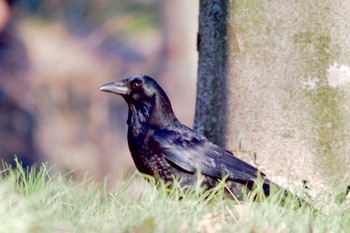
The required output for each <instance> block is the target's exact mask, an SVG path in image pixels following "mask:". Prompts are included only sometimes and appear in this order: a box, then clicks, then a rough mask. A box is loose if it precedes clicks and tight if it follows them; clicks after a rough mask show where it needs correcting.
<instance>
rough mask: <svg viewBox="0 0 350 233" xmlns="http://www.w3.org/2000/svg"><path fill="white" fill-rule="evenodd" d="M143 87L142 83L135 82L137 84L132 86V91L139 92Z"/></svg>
mask: <svg viewBox="0 0 350 233" xmlns="http://www.w3.org/2000/svg"><path fill="white" fill-rule="evenodd" d="M141 86H142V84H141V83H137V82H135V83H133V84H132V89H134V90H138V89H140V88H141Z"/></svg>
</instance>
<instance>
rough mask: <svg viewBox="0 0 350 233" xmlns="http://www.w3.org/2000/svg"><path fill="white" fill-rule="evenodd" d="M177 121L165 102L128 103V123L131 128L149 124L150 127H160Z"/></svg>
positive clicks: (139, 127)
mask: <svg viewBox="0 0 350 233" xmlns="http://www.w3.org/2000/svg"><path fill="white" fill-rule="evenodd" d="M176 121H178V120H177V118H176V116H175V114H174V112H173V110H172V107H171V105H170V103H169V104H167V103H162V102H157V103H152V102H151V103H143V104H138V105H136V104H130V105H129V115H128V121H127V123H128V125H129V127H131V128H134V129H135V130H136V129H141V128H142V127H144V126H151V127H152V128H158V129H162V128H165V127H167V126H168V125H169V124H172V123H174V122H176Z"/></svg>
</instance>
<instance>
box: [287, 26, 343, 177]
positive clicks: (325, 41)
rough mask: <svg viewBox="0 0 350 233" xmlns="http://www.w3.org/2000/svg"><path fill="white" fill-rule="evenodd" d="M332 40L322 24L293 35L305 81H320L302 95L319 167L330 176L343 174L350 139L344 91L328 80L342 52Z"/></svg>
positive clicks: (302, 92)
mask: <svg viewBox="0 0 350 233" xmlns="http://www.w3.org/2000/svg"><path fill="white" fill-rule="evenodd" d="M309 24H311V25H312V24H313V22H309ZM317 25H318V26H317ZM331 39H332V38H331V35H330V33H328V32H327V30H326V29H325V28H323V27H322V25H321V24H318V23H315V24H314V25H313V28H312V29H311V30H305V31H302V32H300V33H297V34H295V35H294V37H293V41H294V44H295V47H296V48H297V51H298V52H299V60H298V63H299V65H298V66H299V69H300V74H299V77H302V79H304V80H301V82H303V81H307V79H310V78H311V79H313V80H314V81H315V84H316V86H315V88H313V89H308V90H302V91H301V94H302V96H301V97H302V98H303V100H304V101H302V103H303V105H304V106H303V108H304V109H303V110H304V111H306V112H307V113H308V114H309V118H310V123H311V124H312V126H311V134H310V135H311V136H310V135H309V137H308V139H309V140H310V141H311V144H312V146H313V147H314V149H313V151H314V152H315V153H316V155H315V161H316V166H317V167H319V169H320V170H322V173H323V174H324V175H326V176H330V175H334V174H339V175H341V174H343V173H344V172H345V169H346V168H345V166H344V164H343V163H342V159H341V156H342V155H341V146H342V143H344V141H345V140H347V136H346V132H345V130H344V129H345V127H344V122H345V114H344V113H343V112H342V109H341V107H340V106H339V98H340V96H339V95H340V94H339V93H338V91H337V90H336V89H334V88H332V87H330V86H329V85H328V83H327V69H328V67H329V65H330V64H331V63H332V62H333V61H334V60H336V57H337V56H338V54H339V49H338V47H337V46H336V45H333V44H332V41H331Z"/></svg>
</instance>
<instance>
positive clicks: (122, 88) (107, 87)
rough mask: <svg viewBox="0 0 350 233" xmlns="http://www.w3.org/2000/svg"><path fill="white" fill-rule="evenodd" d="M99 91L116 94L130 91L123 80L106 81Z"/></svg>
mask: <svg viewBox="0 0 350 233" xmlns="http://www.w3.org/2000/svg"><path fill="white" fill-rule="evenodd" d="M100 91H105V92H110V93H114V94H117V95H127V94H129V92H130V90H129V88H128V87H127V86H126V83H125V82H123V81H121V82H110V83H106V84H104V85H102V86H101V87H100Z"/></svg>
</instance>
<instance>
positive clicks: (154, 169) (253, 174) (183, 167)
mask: <svg viewBox="0 0 350 233" xmlns="http://www.w3.org/2000/svg"><path fill="white" fill-rule="evenodd" d="M100 90H101V91H105V92H110V93H114V94H117V95H121V96H122V97H123V98H124V99H125V101H126V103H127V104H128V107H129V114H128V120H127V124H128V126H129V127H128V144H129V149H130V152H131V155H132V158H133V160H134V163H135V165H136V167H137V169H138V170H139V171H140V172H141V173H145V174H148V175H150V176H153V177H155V178H156V179H159V178H160V179H162V180H163V181H164V182H172V181H173V179H174V177H177V178H178V179H179V180H181V185H183V186H184V187H188V186H191V185H193V184H195V183H196V182H197V179H198V176H197V174H196V173H197V172H198V171H199V172H200V173H201V174H202V175H203V176H204V180H203V184H204V185H206V186H207V187H208V188H212V187H214V186H216V185H217V184H218V179H222V178H223V177H224V176H227V181H229V188H230V190H231V191H232V192H233V193H234V194H235V195H236V197H237V198H239V199H242V197H243V194H244V192H243V191H244V190H245V187H246V188H247V189H248V190H251V189H252V188H253V186H254V182H255V181H256V179H257V177H258V176H259V174H260V177H262V182H263V183H262V185H263V191H264V193H265V195H269V194H270V184H271V183H272V182H271V181H269V180H268V179H266V178H265V174H263V173H262V172H260V171H259V170H258V169H256V168H255V167H253V166H251V165H249V164H248V163H246V162H244V161H242V160H240V159H238V158H236V157H235V156H234V155H233V154H232V153H231V152H229V151H227V150H225V149H223V148H221V147H219V146H217V145H215V144H213V143H212V142H211V141H209V140H208V139H207V138H205V137H204V136H202V135H200V134H198V133H197V132H196V131H194V130H192V129H190V128H189V127H187V126H185V125H183V124H182V123H181V122H180V121H179V120H178V119H177V118H176V116H175V114H174V112H173V109H172V107H171V103H170V100H169V98H168V96H167V95H166V94H165V92H164V90H163V89H162V88H161V87H160V86H159V85H158V83H157V82H156V81H154V80H153V79H152V78H150V77H148V76H143V75H134V76H129V77H126V78H125V79H124V80H122V81H120V82H110V83H107V84H104V85H103V86H101V88H100Z"/></svg>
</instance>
